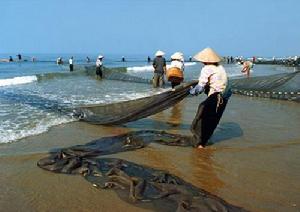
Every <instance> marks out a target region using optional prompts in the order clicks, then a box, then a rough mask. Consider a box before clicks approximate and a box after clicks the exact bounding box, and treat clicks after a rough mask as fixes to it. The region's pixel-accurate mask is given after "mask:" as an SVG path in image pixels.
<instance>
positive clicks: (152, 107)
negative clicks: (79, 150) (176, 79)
mask: <svg viewBox="0 0 300 212" xmlns="http://www.w3.org/2000/svg"><path fill="white" fill-rule="evenodd" d="M196 84H197V81H194V82H190V83H186V84H182V85H180V86H178V87H176V89H175V91H174V90H173V91H172V90H169V91H166V92H163V93H160V94H157V95H153V96H149V97H144V98H139V99H135V100H130V101H124V102H118V103H112V104H100V105H91V106H83V107H81V108H78V109H76V110H75V114H76V115H77V116H79V117H80V119H81V120H84V121H87V122H92V123H94V124H106V125H109V124H123V123H127V122H131V121H135V120H138V119H141V118H145V117H147V116H150V115H153V114H155V113H158V112H160V111H163V110H165V109H167V108H169V107H171V106H173V105H175V104H176V103H178V102H179V101H181V100H182V99H183V98H185V97H186V96H187V95H189V90H190V87H191V86H194V85H196Z"/></svg>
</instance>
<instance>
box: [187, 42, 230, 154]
mask: <svg viewBox="0 0 300 212" xmlns="http://www.w3.org/2000/svg"><path fill="white" fill-rule="evenodd" d="M194 59H195V60H197V61H200V62H202V63H203V64H204V67H203V68H202V70H201V73H200V76H199V82H198V84H197V85H196V86H195V87H194V88H192V89H191V90H190V94H192V95H197V94H199V93H202V92H203V91H204V92H205V93H206V94H207V96H208V97H207V99H206V100H205V101H203V102H202V103H200V105H199V107H198V111H197V113H196V116H195V118H194V120H193V123H192V126H191V131H192V133H193V134H194V142H195V146H196V147H198V148H200V149H201V148H203V147H204V146H205V145H206V144H207V142H208V139H209V138H210V137H211V136H212V134H213V132H214V130H215V129H216V127H217V125H218V123H219V121H220V119H221V117H222V114H223V112H224V110H225V107H226V104H227V102H228V99H229V97H230V95H231V91H230V88H229V86H228V79H227V74H226V71H225V69H224V67H223V66H222V65H220V64H219V62H221V57H220V56H219V55H218V54H217V53H216V52H215V51H214V50H212V49H211V48H206V49H204V50H202V51H201V52H199V53H197V54H196V55H195V56H194Z"/></svg>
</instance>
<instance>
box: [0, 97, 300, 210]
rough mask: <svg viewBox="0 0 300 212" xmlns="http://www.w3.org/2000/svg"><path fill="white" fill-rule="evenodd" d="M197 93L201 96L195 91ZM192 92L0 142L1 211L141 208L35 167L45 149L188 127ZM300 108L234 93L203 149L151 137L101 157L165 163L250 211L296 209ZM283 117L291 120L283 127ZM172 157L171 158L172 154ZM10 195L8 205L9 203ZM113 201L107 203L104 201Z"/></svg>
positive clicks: (69, 177)
mask: <svg viewBox="0 0 300 212" xmlns="http://www.w3.org/2000/svg"><path fill="white" fill-rule="evenodd" d="M201 99H203V96H202V97H201ZM200 101H201V100H199V98H198V97H194V98H186V99H184V100H183V102H181V103H179V104H178V105H176V106H175V107H173V108H170V109H168V110H166V111H163V112H161V113H159V114H156V115H153V116H151V117H148V118H145V119H142V120H139V121H135V122H132V123H128V124H126V125H122V126H114V127H106V126H98V125H90V124H88V123H84V122H71V123H66V124H62V125H58V126H54V127H52V128H51V129H50V130H49V131H48V132H45V133H42V134H39V135H36V136H31V137H27V138H24V139H21V140H20V141H17V142H13V143H9V144H1V145H0V158H1V160H0V161H1V162H0V164H1V165H0V166H1V168H2V170H3V173H4V174H3V175H2V176H1V177H0V179H1V191H2V194H1V195H0V196H1V198H0V206H1V208H3V209H4V210H6V211H18V210H20V208H22V209H24V210H26V211H36V210H38V211H45V210H47V211H57V210H62V209H63V210H69V211H95V210H102V211H106V210H111V209H112V207H113V208H114V209H115V210H116V211H124V210H126V211H128V210H130V211H144V210H146V209H142V208H139V207H137V206H135V205H132V204H129V203H126V202H124V201H123V200H121V199H120V198H119V197H118V196H117V195H116V193H115V192H114V191H113V190H100V191H99V190H97V189H95V188H93V187H92V185H91V184H90V183H88V182H87V181H85V180H84V179H83V178H82V177H80V176H72V175H63V174H54V173H49V172H47V171H44V170H42V169H40V168H38V167H37V166H36V162H37V161H38V160H39V159H41V158H43V157H45V156H46V155H47V152H49V151H51V150H53V149H56V148H62V147H69V146H73V145H77V144H84V143H87V142H90V141H91V140H94V139H97V138H100V137H104V136H112V135H118V134H122V133H126V132H128V131H131V130H142V129H159V130H166V131H168V132H171V133H180V134H189V126H190V124H191V122H192V119H193V116H194V115H195V112H196V109H197V106H198V103H199V102H200ZM299 117H300V109H299V105H298V103H293V102H287V101H280V100H270V99H259V98H249V97H243V96H237V95H234V96H233V97H232V98H231V100H230V102H229V103H228V108H226V110H225V112H224V115H223V118H222V119H221V123H220V125H219V127H218V129H217V130H216V131H215V133H214V135H213V137H212V139H211V141H212V142H213V143H214V144H213V145H211V146H208V147H207V148H206V149H205V150H204V151H202V152H199V150H196V149H193V148H183V147H169V146H162V145H159V144H151V145H150V146H149V147H147V148H144V149H140V150H136V151H133V152H123V153H118V154H113V155H109V156H107V157H114V158H122V159H126V160H129V161H132V162H135V163H139V164H143V165H147V166H151V167H153V168H158V169H163V170H167V171H169V172H170V173H172V174H175V175H177V176H179V177H181V178H183V179H184V180H185V181H187V182H190V183H191V184H193V185H195V186H197V187H199V188H202V189H204V190H206V191H208V192H211V193H213V194H215V195H217V196H219V197H221V198H223V199H225V200H226V201H228V202H229V203H231V204H235V205H237V206H241V207H244V208H245V209H247V210H250V211H297V210H299V206H300V202H299V199H300V195H299V192H298V191H299V189H300V183H299V182H298V178H299V176H300V170H298V169H297V168H296V167H299V165H300V159H299V153H300V132H298V127H297V126H299V124H300V119H299ZM286 123H293V124H291V125H288V126H286ZM174 158H177V159H176V160H174ZM11 201H14V203H15V204H14V205H13V206H12V205H11V204H10V202H11ZM112 205H113V206H112Z"/></svg>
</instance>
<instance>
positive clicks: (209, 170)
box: [190, 147, 224, 195]
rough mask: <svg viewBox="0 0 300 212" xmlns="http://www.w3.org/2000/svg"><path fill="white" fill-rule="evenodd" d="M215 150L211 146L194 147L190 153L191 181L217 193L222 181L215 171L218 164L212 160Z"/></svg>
mask: <svg viewBox="0 0 300 212" xmlns="http://www.w3.org/2000/svg"><path fill="white" fill-rule="evenodd" d="M214 152H215V150H214V149H213V148H210V147H208V148H206V149H194V151H193V153H192V154H191V161H190V162H191V164H190V166H191V167H192V168H191V176H192V178H193V179H192V181H193V183H194V184H195V185H196V186H198V187H200V188H203V189H204V190H206V191H209V192H211V193H213V194H216V195H217V194H218V191H219V190H220V189H221V188H222V187H223V186H224V183H223V182H222V181H221V180H220V179H219V178H218V176H217V173H216V171H217V170H218V169H220V167H219V165H218V164H216V162H214V161H213V156H214Z"/></svg>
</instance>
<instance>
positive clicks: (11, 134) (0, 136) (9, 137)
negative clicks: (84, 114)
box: [0, 117, 76, 143]
mask: <svg viewBox="0 0 300 212" xmlns="http://www.w3.org/2000/svg"><path fill="white" fill-rule="evenodd" d="M75 120H76V119H75V118H71V117H60V118H57V119H53V120H40V121H39V123H37V124H36V126H35V127H33V128H30V129H24V128H21V127H20V126H18V124H16V126H15V129H12V128H11V126H10V127H9V128H10V129H5V126H3V127H1V129H0V143H10V142H13V141H16V140H19V139H22V138H25V137H28V136H32V135H38V134H41V133H44V132H47V131H48V130H49V128H50V127H52V126H56V125H60V124H64V123H68V122H72V121H75ZM20 125H22V124H20Z"/></svg>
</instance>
